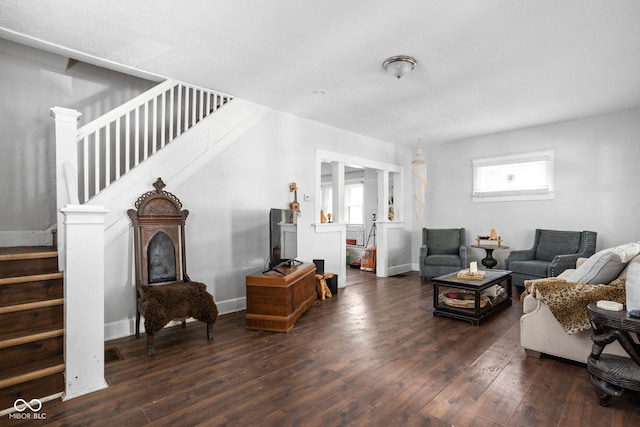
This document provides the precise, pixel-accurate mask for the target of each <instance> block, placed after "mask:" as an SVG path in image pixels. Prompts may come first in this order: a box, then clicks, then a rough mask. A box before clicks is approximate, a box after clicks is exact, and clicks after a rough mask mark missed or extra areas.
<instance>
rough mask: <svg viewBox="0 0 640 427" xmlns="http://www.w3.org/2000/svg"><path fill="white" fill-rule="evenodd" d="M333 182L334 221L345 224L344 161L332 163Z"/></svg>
mask: <svg viewBox="0 0 640 427" xmlns="http://www.w3.org/2000/svg"><path fill="white" fill-rule="evenodd" d="M331 182H332V185H333V192H332V193H333V218H334V220H333V221H334V222H337V223H340V224H344V223H345V221H346V214H345V211H344V163H342V162H333V163H332V164H331ZM345 256H346V255H345Z"/></svg>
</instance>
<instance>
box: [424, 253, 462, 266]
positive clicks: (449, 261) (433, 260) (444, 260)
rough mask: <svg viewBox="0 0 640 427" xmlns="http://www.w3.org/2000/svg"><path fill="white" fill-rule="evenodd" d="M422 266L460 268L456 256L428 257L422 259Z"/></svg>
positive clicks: (458, 259)
mask: <svg viewBox="0 0 640 427" xmlns="http://www.w3.org/2000/svg"><path fill="white" fill-rule="evenodd" d="M424 264H425V265H446V266H451V267H460V257H459V256H457V255H429V256H428V257H426V258H425V259H424Z"/></svg>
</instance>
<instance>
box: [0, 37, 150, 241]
mask: <svg viewBox="0 0 640 427" xmlns="http://www.w3.org/2000/svg"><path fill="white" fill-rule="evenodd" d="M155 84H156V83H155V82H150V81H147V80H142V79H139V78H136V77H131V76H127V75H124V74H120V73H117V72H113V71H109V70H105V69H103V68H99V67H95V66H92V65H88V64H84V63H81V62H69V60H68V58H65V57H62V56H59V55H54V54H51V53H47V52H43V51H40V50H38V49H33V48H30V47H26V46H23V45H20V44H16V43H13V42H10V41H7V40H4V39H0V93H1V94H2V96H0V111H2V114H0V129H2V132H0V182H3V183H5V185H3V186H2V193H1V194H2V203H0V218H2V221H0V246H18V245H44V244H49V245H50V244H51V233H50V232H48V231H47V230H49V229H50V228H51V227H54V226H55V222H56V216H55V204H56V191H55V170H54V167H53V165H54V164H55V163H54V154H55V151H54V146H53V141H54V139H53V129H54V127H53V119H52V118H51V117H50V108H51V107H53V106H60V107H67V108H73V109H76V110H78V111H81V112H82V117H81V118H80V122H79V123H80V125H82V124H84V123H87V122H88V121H91V120H93V119H94V118H96V117H98V116H100V115H102V114H104V113H106V112H107V111H109V110H111V109H113V108H114V107H116V106H118V105H120V104H122V103H124V102H126V101H127V100H129V99H131V98H133V97H135V96H136V95H138V94H140V93H142V92H144V91H146V90H147V89H149V88H150V87H152V86H154V85H155ZM6 183H11V185H7V184H6Z"/></svg>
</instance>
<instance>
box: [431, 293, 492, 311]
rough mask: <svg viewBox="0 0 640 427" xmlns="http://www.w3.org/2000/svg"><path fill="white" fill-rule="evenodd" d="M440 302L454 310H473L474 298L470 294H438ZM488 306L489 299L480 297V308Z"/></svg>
mask: <svg viewBox="0 0 640 427" xmlns="http://www.w3.org/2000/svg"><path fill="white" fill-rule="evenodd" d="M440 300H441V301H442V302H443V303H445V304H446V305H448V306H449V307H456V308H474V307H475V296H474V295H473V294H472V293H464V292H461V293H457V292H449V293H446V294H440ZM487 304H489V297H487V296H485V295H481V296H480V308H485V307H486V306H487Z"/></svg>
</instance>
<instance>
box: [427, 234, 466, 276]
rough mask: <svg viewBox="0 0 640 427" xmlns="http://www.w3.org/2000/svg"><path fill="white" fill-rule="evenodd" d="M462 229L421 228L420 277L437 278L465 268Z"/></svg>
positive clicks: (464, 241)
mask: <svg viewBox="0 0 640 427" xmlns="http://www.w3.org/2000/svg"><path fill="white" fill-rule="evenodd" d="M466 241H467V239H466V234H465V229H464V228H431V229H429V228H423V229H422V246H421V247H420V276H421V277H422V278H425V277H438V276H442V275H443V274H448V273H453V272H456V271H459V270H461V269H463V268H466V267H467V246H466Z"/></svg>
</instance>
